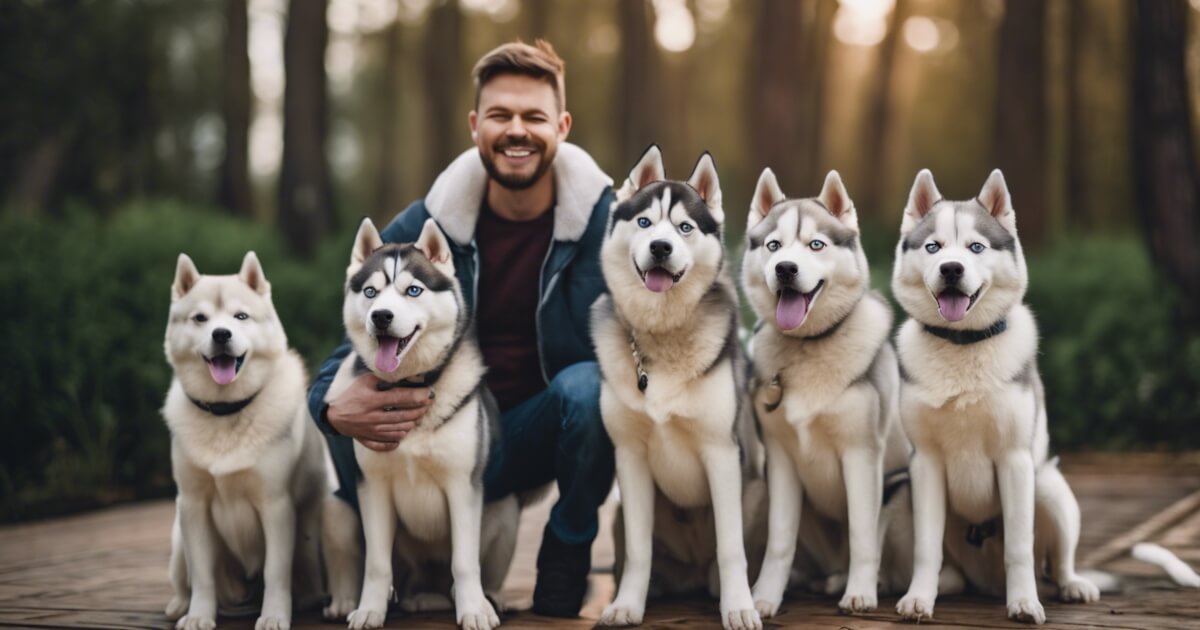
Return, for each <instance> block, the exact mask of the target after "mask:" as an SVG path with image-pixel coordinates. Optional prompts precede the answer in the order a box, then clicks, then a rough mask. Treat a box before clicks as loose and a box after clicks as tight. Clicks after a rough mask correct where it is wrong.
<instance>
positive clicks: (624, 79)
mask: <svg viewBox="0 0 1200 630" xmlns="http://www.w3.org/2000/svg"><path fill="white" fill-rule="evenodd" d="M650 15H651V13H650V5H649V3H647V2H646V0H620V2H619V3H618V5H617V25H618V28H620V32H621V55H620V64H621V66H620V67H621V69H622V73H621V86H620V88H619V89H618V90H617V99H618V102H617V111H618V112H619V115H618V117H617V120H618V121H619V125H620V131H619V133H620V134H621V135H620V143H621V144H620V147H621V148H620V151H621V152H620V155H619V156H618V160H617V163H618V164H619V165H620V166H619V167H618V168H619V169H622V170H620V171H619V173H621V174H624V173H626V172H628V170H627V169H630V168H633V165H634V163H636V162H637V159H638V158H639V157H640V156H641V155H642V151H643V150H644V149H645V148H646V147H647V146H648V145H649V144H650V143H651V142H662V139H661V138H660V137H659V131H660V130H659V129H658V125H657V122H658V120H659V118H660V112H661V111H662V108H663V95H662V83H661V78H662V66H661V64H660V60H659V55H658V47H657V46H656V45H655V43H654V28H653V20H652V19H651V17H650ZM615 179H617V180H618V181H617V185H618V186H620V183H621V182H622V181H624V177H622V176H617V177H616V178H615Z"/></svg>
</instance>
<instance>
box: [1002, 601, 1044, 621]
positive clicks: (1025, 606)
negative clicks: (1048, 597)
mask: <svg viewBox="0 0 1200 630" xmlns="http://www.w3.org/2000/svg"><path fill="white" fill-rule="evenodd" d="M1008 618H1009V619H1012V620H1013V621H1020V622H1024V623H1036V624H1043V623H1046V611H1045V610H1043V609H1042V604H1041V602H1039V601H1038V600H1037V598H1034V597H1021V598H1018V599H1016V600H1013V601H1010V602H1008Z"/></svg>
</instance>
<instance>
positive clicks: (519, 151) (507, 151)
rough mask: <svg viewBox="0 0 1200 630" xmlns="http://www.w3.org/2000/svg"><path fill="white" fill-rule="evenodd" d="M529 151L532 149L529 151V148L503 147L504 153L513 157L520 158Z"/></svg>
mask: <svg viewBox="0 0 1200 630" xmlns="http://www.w3.org/2000/svg"><path fill="white" fill-rule="evenodd" d="M530 153H533V151H530V150H529V149H505V151H504V155H507V156H508V157H515V158H522V157H525V156H527V155H529V154H530Z"/></svg>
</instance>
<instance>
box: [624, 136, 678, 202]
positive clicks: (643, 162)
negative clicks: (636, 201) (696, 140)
mask: <svg viewBox="0 0 1200 630" xmlns="http://www.w3.org/2000/svg"><path fill="white" fill-rule="evenodd" d="M666 177H667V175H666V170H665V169H664V168H663V159H662V151H661V150H660V149H659V148H658V145H657V144H652V145H650V146H649V147H647V148H646V151H645V153H642V157H641V158H639V159H638V162H637V164H635V165H634V166H633V170H631V171H629V177H628V178H627V179H626V180H625V183H624V184H623V185H622V186H621V190H619V191H617V201H625V200H626V199H629V198H630V197H632V196H633V193H636V192H637V191H639V190H641V189H642V188H643V187H645V186H648V185H650V184H652V183H654V182H661V181H662V180H664V179H666Z"/></svg>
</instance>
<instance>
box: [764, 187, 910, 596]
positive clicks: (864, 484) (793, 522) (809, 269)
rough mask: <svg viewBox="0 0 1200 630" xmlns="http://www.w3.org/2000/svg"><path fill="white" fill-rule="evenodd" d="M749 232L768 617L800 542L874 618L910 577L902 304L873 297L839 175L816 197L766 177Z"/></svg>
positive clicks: (832, 585)
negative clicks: (899, 332) (900, 363)
mask: <svg viewBox="0 0 1200 630" xmlns="http://www.w3.org/2000/svg"><path fill="white" fill-rule="evenodd" d="M746 235H747V241H748V247H747V249H746V253H745V256H744V258H743V265H742V281H743V286H744V288H745V291H746V295H747V297H748V298H749V300H750V303H751V305H752V306H753V307H754V310H755V312H756V313H757V314H758V316H759V320H760V322H759V327H758V328H757V330H756V332H755V334H754V338H753V341H752V342H751V356H752V357H753V364H754V371H755V394H754V409H755V412H756V414H757V416H758V421H759V424H760V426H761V427H762V432H763V443H764V445H765V446H766V451H767V467H768V468H767V470H768V474H767V479H768V485H769V496H770V517H769V520H768V522H769V531H770V533H769V538H768V542H767V552H766V558H765V560H764V561H763V567H762V571H761V573H760V574H759V577H758V581H757V582H756V583H755V585H754V600H755V605H756V606H757V608H758V611H759V613H761V614H762V615H763V616H766V617H770V616H773V615H774V614H775V612H776V610H777V609H778V608H779V603H780V600H781V598H782V596H783V593H784V590H785V589H786V587H787V585H788V578H789V575H790V573H791V570H792V567H793V562H794V557H795V553H796V545H797V535H798V534H800V539H801V540H800V544H801V545H803V547H804V550H805V552H806V554H807V556H808V558H807V560H809V561H810V562H809V564H812V565H815V567H812V568H815V569H816V571H817V575H809V576H806V577H808V578H831V579H830V580H829V581H828V582H827V584H828V587H827V588H829V589H837V590H840V589H841V586H842V585H843V584H844V586H845V592H844V594H843V596H842V599H841V601H840V602H839V604H838V606H839V607H840V608H841V609H842V610H845V611H847V612H866V611H869V610H873V609H874V608H875V606H876V584H877V583H878V584H879V585H880V586H881V587H882V590H883V591H884V592H899V591H901V590H902V589H904V588H905V587H906V586H907V585H908V582H909V580H910V578H911V577H912V529H911V520H912V512H911V504H910V501H909V495H908V491H907V488H906V487H905V485H904V481H905V480H906V479H907V474H906V468H907V464H908V455H909V450H910V447H909V444H908V440H907V439H906V438H905V437H904V433H903V430H902V428H901V427H900V422H899V419H898V417H897V416H898V395H899V389H900V375H899V372H898V369H897V364H896V353H895V351H894V350H893V349H892V345H891V343H890V342H889V340H888V336H889V335H890V334H891V330H892V310H891V306H890V305H888V303H887V301H886V299H884V298H883V297H882V296H880V295H879V294H878V293H874V292H872V291H870V284H871V273H870V268H869V267H868V266H867V258H866V256H865V255H864V253H863V250H862V246H861V244H860V242H859V230H858V218H857V213H856V212H855V209H854V204H853V203H852V202H851V200H850V196H849V195H848V194H847V193H846V188H845V187H844V186H843V184H842V180H841V177H839V176H838V174H837V172H836V171H830V173H829V175H828V176H827V177H826V178H825V185H824V187H823V188H822V189H821V194H820V195H818V196H817V197H814V198H809V199H786V198H785V197H784V195H783V192H782V191H781V190H780V189H779V185H778V184H777V183H776V181H775V175H774V173H772V172H771V170H770V169H766V170H764V171H763V174H762V176H761V177H760V178H759V180H758V187H757V189H756V190H755V193H754V198H753V200H752V202H751V207H750V213H749V217H748V224H747V227H746ZM885 480H886V481H885ZM885 497H886V498H885ZM802 507H803V511H802V509H801V508H802ZM802 515H803V519H804V522H803V526H802V523H801V518H802ZM881 562H882V571H881ZM833 592H836V591H833Z"/></svg>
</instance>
